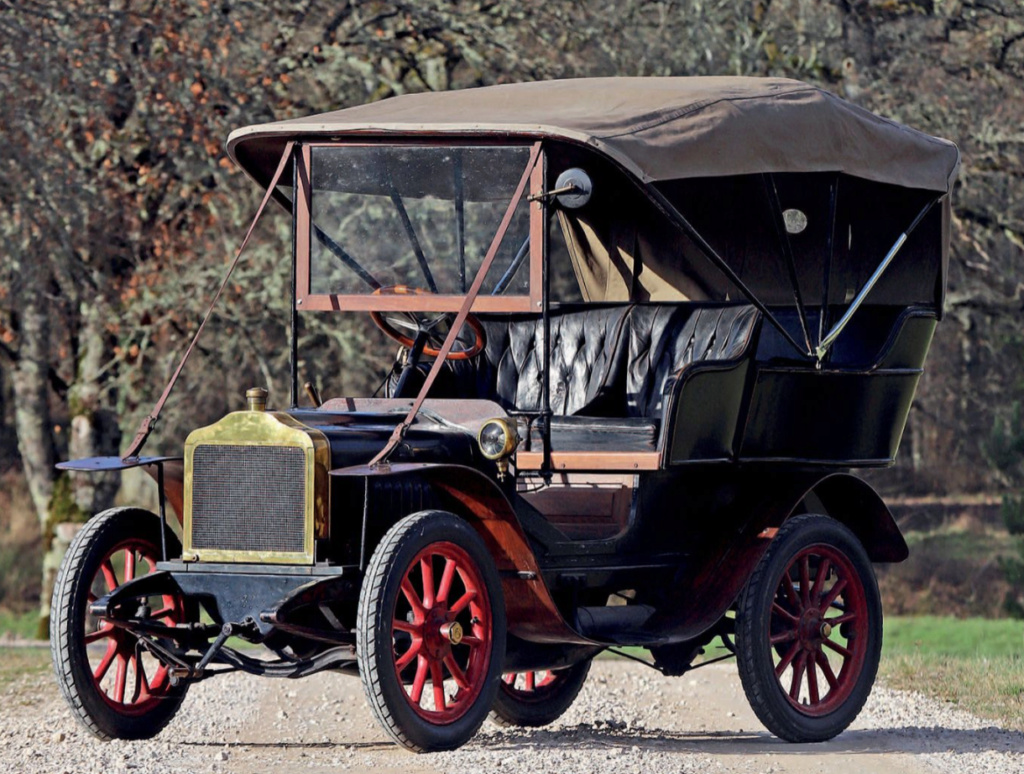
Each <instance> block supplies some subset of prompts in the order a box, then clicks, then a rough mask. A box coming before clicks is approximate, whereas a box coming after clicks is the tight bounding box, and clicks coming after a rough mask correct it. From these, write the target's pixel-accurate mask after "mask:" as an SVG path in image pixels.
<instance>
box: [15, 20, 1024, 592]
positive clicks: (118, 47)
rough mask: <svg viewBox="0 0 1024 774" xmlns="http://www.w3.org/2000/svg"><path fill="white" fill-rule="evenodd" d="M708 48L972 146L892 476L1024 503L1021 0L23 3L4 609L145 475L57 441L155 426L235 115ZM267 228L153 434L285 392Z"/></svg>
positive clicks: (677, 59)
mask: <svg viewBox="0 0 1024 774" xmlns="http://www.w3.org/2000/svg"><path fill="white" fill-rule="evenodd" d="M704 74H748V75H777V76H789V77H795V78H800V79H803V80H807V81H810V82H813V83H817V84H820V85H822V86H824V87H825V88H827V89H830V90H832V91H833V92H835V93H838V94H840V95H841V96H843V97H845V98H846V99H849V100H851V101H853V102H855V103H857V104H860V105H863V106H865V107H867V108H869V109H871V110H873V111H876V112H878V113H881V114H882V115H885V116H889V117H891V118H894V119H896V120H898V121H902V122H905V123H907V124H910V125H911V126H914V127H916V128H918V129H922V130H924V131H926V132H930V133H932V134H936V135H939V136H942V137H946V138H950V139H952V140H954V141H956V142H957V143H958V144H959V145H960V148H961V150H962V152H963V168H962V170H961V173H960V179H959V182H958V184H957V188H956V190H955V192H954V195H953V212H954V219H953V240H952V254H951V262H950V276H949V297H948V302H947V310H946V311H947V318H946V320H945V322H943V324H942V325H940V326H939V329H938V333H937V335H936V339H935V342H934V345H933V348H932V354H931V357H930V360H929V366H928V370H927V372H926V374H925V376H924V378H923V380H922V383H921V386H920V390H919V392H918V395H917V399H916V400H915V402H914V406H913V411H912V413H911V418H910V423H909V426H908V429H907V432H906V434H905V436H904V439H903V446H902V449H901V452H900V459H899V463H898V465H897V467H896V468H895V469H894V470H891V471H886V472H883V473H882V474H880V475H878V476H875V478H874V483H875V484H876V485H878V486H881V487H882V489H883V491H884V492H885V494H887V495H888V496H890V497H904V498H905V497H909V496H914V495H927V496H929V497H932V498H934V497H939V496H955V497H957V498H960V499H961V500H965V501H969V500H971V498H974V499H979V498H980V499H981V500H985V501H988V500H990V499H992V498H998V497H1002V496H1006V497H1007V508H1008V511H1007V512H1008V513H1009V512H1010V510H1009V509H1012V508H1013V507H1014V502H1015V501H1014V499H1013V498H1014V496H1015V493H1018V492H1019V491H1020V489H1021V488H1024V417H1022V412H1021V403H1022V402H1024V326H1022V321H1024V2H1022V0H914V1H910V0H674V1H664V2H629V1H626V2H613V1H612V0H587V1H582V0H577V1H575V2H572V1H570V0H525V1H520V2H514V1H512V0H492V1H490V2H486V1H481V0H476V1H474V2H469V1H467V0H423V1H422V2H352V1H351V0H349V1H348V2H339V1H338V0H331V1H330V2H327V1H324V0H305V1H304V2H295V3H281V2H271V1H270V0H222V1H221V2H212V1H211V0H162V1H161V2H156V0H151V1H150V2H139V1H138V0H109V2H99V1H97V0H93V1H92V2H88V1H85V0H62V1H61V2H41V1H39V0H0V94H2V96H3V98H2V99H0V578H3V581H2V582H0V608H4V607H6V608H9V609H17V608H19V607H24V606H26V605H32V604H35V603H36V602H37V601H38V596H39V588H40V582H39V578H40V576H39V567H40V563H41V562H43V561H44V558H43V557H44V554H47V556H46V559H45V569H44V574H50V575H52V572H53V570H54V567H55V562H56V561H57V559H58V557H59V555H60V550H61V541H60V540H59V539H55V538H54V526H55V525H56V524H57V523H59V522H64V521H76V520H82V519H84V518H86V517H87V515H88V514H91V513H93V512H95V511H97V510H99V509H101V508H105V507H107V506H109V505H110V504H111V503H112V502H113V501H114V499H115V498H116V497H117V494H118V487H119V486H120V478H119V477H114V478H112V479H110V480H104V479H97V478H93V477H89V478H80V479H79V478H75V479H72V478H69V477H66V476H57V475H56V471H55V470H54V468H53V464H54V462H55V461H57V460H58V459H66V458H67V457H68V456H72V457H81V456H91V455H94V454H111V453H117V452H118V451H119V450H120V449H121V448H122V447H123V446H124V445H125V444H126V443H127V442H128V440H129V439H130V437H131V435H132V434H133V432H134V429H135V427H136V426H137V424H138V422H139V420H140V419H141V417H142V416H143V415H144V414H145V413H146V412H147V411H148V410H149V409H150V407H151V405H152V403H153V401H154V400H155V399H156V397H157V396H158V394H159V392H160V390H161V389H162V387H163V384H164V382H165V381H166V379H167V377H168V376H169V375H170V372H171V370H172V369H173V368H174V366H175V365H176V362H177V359H178V357H179V355H180V351H181V349H182V348H183V347H184V345H185V344H186V343H187V340H188V336H189V333H190V332H191V331H192V330H193V328H194V326H195V324H196V323H197V321H198V319H199V317H200V315H201V314H202V311H203V309H204V307H205V304H206V301H207V299H208V298H209V297H210V295H211V294H212V292H213V289H214V288H215V286H216V283H217V282H218V280H219V277H220V276H221V274H222V272H223V271H224V269H225V268H226V263H227V261H228V260H229V259H230V257H231V255H232V254H233V250H234V247H235V246H236V245H237V243H238V241H239V240H240V238H241V235H242V230H243V229H244V227H245V225H246V224H247V223H248V220H249V219H250V218H251V215H252V213H253V211H254V209H255V206H256V204H257V202H258V197H259V194H260V192H259V191H258V190H257V189H256V187H255V186H253V185H252V184H251V183H250V182H249V181H248V180H247V179H245V177H244V176H243V175H242V174H241V173H240V172H239V171H238V170H237V169H234V168H233V167H232V165H231V164H230V163H229V161H228V159H227V157H226V156H225V153H224V147H223V142H224V139H225V138H226V136H227V134H228V132H230V131H231V130H232V129H234V128H236V127H239V126H243V125H246V124H251V123H258V122H263V121H269V120H273V119H281V118H289V117H294V116H301V115H305V114H310V113H316V112H321V111H325V110H332V109H336V108H340V107H345V106H348V105H354V104H359V103H362V102H366V101H369V100H376V99H381V98H384V97H387V96H390V95H393V94H401V93H406V92H413V91H424V90H440V89H454V88H467V87H472V86H479V85H484V84H492V83H501V82H507V81H521V80H536V79H545V78H564V77H578V76H597V75H647V76H657V75H704ZM261 228H262V233H260V234H258V235H257V238H256V239H255V240H254V245H255V246H254V247H253V248H250V251H249V253H248V254H247V255H248V257H247V259H246V260H245V261H244V262H243V263H242V265H241V266H240V268H239V270H238V271H237V272H236V274H235V276H234V279H233V282H232V285H231V286H230V288H229V290H228V293H227V297H226V298H225V299H224V301H223V302H222V303H221V304H220V306H219V308H218V310H217V312H216V313H215V315H214V318H213V319H212V321H211V324H210V326H209V327H208V329H207V332H206V334H205V335H204V339H203V342H202V343H201V345H200V349H199V350H198V351H197V352H196V353H195V355H194V356H193V359H192V361H191V362H190V364H189V366H188V368H187V370H186V371H185V373H184V374H183V377H182V379H181V380H180V382H179V385H178V387H177V388H176V391H175V394H174V395H173V397H172V398H171V400H170V401H169V403H168V405H167V407H166V409H165V411H164V413H163V418H162V420H161V424H160V426H159V427H158V429H157V431H156V433H155V434H154V437H153V438H152V439H151V441H150V443H149V445H148V446H147V451H148V452H157V451H165V452H169V453H177V452H178V450H179V449H180V446H181V443H182V441H183V439H184V437H185V435H186V434H187V432H188V431H189V430H190V429H192V428H194V427H196V426H198V425H201V424H205V423H207V422H209V421H212V420H214V419H216V418H217V417H218V416H220V415H221V414H223V413H224V412H226V411H229V410H233V409H236V408H238V407H239V406H240V405H241V403H242V396H243V393H244V390H245V388H246V387H249V386H252V385H254V384H266V385H268V386H269V388H270V390H271V395H272V398H271V402H272V403H273V400H274V398H273V396H278V397H279V399H280V396H284V395H286V383H287V381H286V380H287V349H286V346H285V341H286V339H285V332H286V323H287V309H288V302H287V295H288V285H287V274H288V271H287V269H286V268H285V267H286V265H287V261H288V257H289V240H288V222H287V218H286V217H285V216H283V215H276V216H274V217H271V218H265V219H264V221H263V224H262V226H261ZM392 348H393V347H392V345H390V344H388V343H386V342H385V341H384V340H383V339H382V338H381V337H380V336H379V335H378V334H377V333H376V331H375V330H374V329H372V326H370V325H368V323H367V321H366V319H365V318H363V317H361V316H357V315H332V316H329V317H327V316H306V317H305V318H304V322H303V329H302V343H301V351H302V352H305V353H308V355H309V356H308V357H307V358H306V359H305V360H304V361H303V362H302V363H301V364H300V365H301V368H302V374H303V377H304V378H310V379H312V380H314V381H315V382H316V383H318V385H319V386H320V389H321V390H322V391H323V392H325V393H329V394H333V395H341V394H360V393H363V394H366V393H367V392H369V391H372V390H373V389H374V388H375V387H376V385H377V383H378V382H379V380H380V379H381V377H382V370H381V369H382V367H383V363H384V361H385V360H386V359H387V357H388V356H390V355H391V354H392V352H391V350H392ZM379 356H384V357H379ZM129 484H131V481H129ZM122 496H124V495H122ZM1016 502H1018V503H1019V501H1016ZM1017 507H1021V506H1019V504H1018V506H1017ZM1021 510H1022V512H1024V507H1021ZM1022 523H1024V522H1022ZM1022 577H1024V576H1022ZM44 607H45V605H44ZM44 612H45V610H44Z"/></svg>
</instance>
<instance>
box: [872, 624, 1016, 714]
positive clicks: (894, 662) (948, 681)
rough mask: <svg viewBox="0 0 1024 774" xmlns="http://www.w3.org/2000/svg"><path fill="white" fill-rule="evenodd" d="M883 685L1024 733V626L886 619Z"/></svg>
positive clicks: (881, 667) (880, 675)
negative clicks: (935, 700) (920, 694)
mask: <svg viewBox="0 0 1024 774" xmlns="http://www.w3.org/2000/svg"><path fill="white" fill-rule="evenodd" d="M879 679H880V680H881V681H882V683H883V684H884V685H887V686H889V687H890V688H898V689H902V690H909V691H920V692H921V693H924V694H926V695H928V696H932V697H934V698H937V699H939V700H941V701H945V702H949V703H951V704H955V705H957V706H959V707H962V708H963V709H965V710H967V711H969V712H972V713H974V714H975V715H978V716H980V717H984V718H991V719H993V720H996V721H999V723H1001V724H1002V725H1004V726H1006V727H1009V728H1015V729H1017V730H1019V731H1024V621H1012V620H1006V619H1002V620H987V619H984V618H967V619H956V618H952V617H946V616H919V617H901V616H894V617H891V618H887V619H886V621H885V639H884V644H883V647H882V663H881V665H880V666H879Z"/></svg>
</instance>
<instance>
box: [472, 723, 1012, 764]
mask: <svg viewBox="0 0 1024 774" xmlns="http://www.w3.org/2000/svg"><path fill="white" fill-rule="evenodd" d="M477 745H483V746H486V747H487V748H488V749H489V750H494V749H498V748H505V749H507V750H509V751H510V752H513V751H521V750H524V749H531V748H546V749H552V748H567V749H570V748H571V749H580V748H587V747H590V748H593V749H614V748H622V749H623V751H629V750H630V749H631V748H632V747H634V746H638V747H641V748H642V749H644V750H647V751H651V752H655V751H656V752H668V753H673V752H677V753H704V754H716V753H717V754H737V755H752V754H758V753H769V752H770V753H776V754H784V755H816V756H826V757H827V756H828V755H830V754H836V755H850V754H867V753H892V752H896V753H911V754H919V753H944V752H954V753H956V752H959V753H980V752H989V751H991V752H1000V753H1024V734H1021V733H1018V732H1016V731H1007V730H1005V729H1002V728H998V727H995V726H992V727H989V728H982V729H974V730H966V729H953V728H942V727H934V726H932V727H924V726H903V727H899V728H887V729H866V730H853V731H847V732H845V733H843V734H841V735H840V736H838V737H837V738H835V739H833V740H831V741H828V742H821V743H819V744H792V743H790V742H785V741H783V740H781V739H778V738H776V737H774V736H772V735H771V734H769V733H768V732H767V731H760V732H749V733H748V732H736V731H711V732H704V731H691V732H679V731H665V730H660V729H637V730H633V731H615V730H603V729H601V730H598V729H591V728H589V727H584V726H578V727H576V728H567V729H559V730H541V731H533V732H529V731H524V732H517V731H512V732H507V731H506V732H498V733H492V734H486V733H485V734H481V735H479V736H477V737H476V738H475V739H474V740H473V741H472V742H470V745H469V746H477Z"/></svg>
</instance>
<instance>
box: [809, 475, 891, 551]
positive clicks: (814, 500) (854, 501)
mask: <svg viewBox="0 0 1024 774" xmlns="http://www.w3.org/2000/svg"><path fill="white" fill-rule="evenodd" d="M819 503H820V505H821V509H820V510H819V509H818V508H817V507H815V506H817V505H818V504H819ZM803 505H804V507H805V509H806V510H807V512H808V513H819V512H820V513H826V514H828V515H829V516H831V517H832V518H833V519H836V520H837V521H841V522H842V523H843V524H845V525H846V526H847V527H849V528H850V530H851V531H852V532H853V534H855V535H856V536H857V538H858V539H859V540H860V542H861V543H862V544H863V545H864V548H865V550H866V551H867V552H868V558H869V559H870V560H871V561H872V562H902V561H903V560H904V559H906V558H907V557H908V556H909V555H910V549H909V548H907V541H906V540H904V539H903V535H902V534H901V533H900V528H899V527H898V526H896V520H895V519H894V518H893V516H892V512H891V511H890V510H889V508H888V506H887V505H886V504H885V503H884V502H883V501H882V498H881V497H879V496H878V493H877V492H875V490H874V489H872V488H871V487H870V486H869V485H868V484H867V483H865V482H864V481H862V480H861V479H859V478H857V477H856V476H851V475H850V474H848V473H836V474H834V475H831V476H828V477H827V478H824V479H822V480H821V481H819V482H818V483H817V484H816V485H815V486H814V488H813V489H812V490H811V491H810V492H808V493H807V494H806V495H805V496H804V499H803Z"/></svg>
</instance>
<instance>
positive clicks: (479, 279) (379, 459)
mask: <svg viewBox="0 0 1024 774" xmlns="http://www.w3.org/2000/svg"><path fill="white" fill-rule="evenodd" d="M539 156H540V143H534V145H533V147H532V148H531V149H530V160H529V161H528V162H527V163H526V169H525V170H524V171H523V176H522V177H521V178H520V179H519V185H518V186H516V191H515V193H514V194H512V200H511V201H510V202H509V203H508V208H507V209H506V210H505V215H504V217H503V218H502V219H501V223H500V224H499V225H498V230H497V231H496V232H494V239H492V240H491V246H490V247H489V248H487V254H486V255H485V256H484V260H483V263H481V264H480V269H479V270H478V271H477V273H476V278H475V279H474V280H473V284H472V285H470V287H469V291H468V292H467V293H466V300H465V301H463V302H462V308H460V309H459V313H458V314H457V315H455V322H453V323H452V327H451V330H449V331H448V336H447V337H446V338H445V340H444V344H443V345H442V346H441V351H440V352H438V354H437V357H436V358H434V364H433V365H432V366H431V367H430V372H429V373H428V374H427V378H426V380H424V382H423V386H422V387H421V388H420V393H419V395H417V396H416V400H414V401H413V404H412V407H411V408H410V409H409V413H408V414H406V415H405V419H403V420H402V421H401V423H399V425H398V427H396V428H395V431H394V432H393V433H392V434H391V437H390V438H389V439H388V442H387V444H385V446H384V448H383V449H381V450H380V452H379V453H378V454H377V456H376V457H374V458H373V459H372V460H370V466H371V467H376V466H377V465H380V464H381V463H383V462H384V461H385V460H387V458H388V456H389V455H390V454H391V453H392V452H393V451H394V450H395V449H396V448H397V447H398V444H399V443H400V442H401V440H402V438H404V437H405V433H406V431H407V430H408V429H409V426H410V425H411V424H412V423H413V421H414V420H415V419H416V415H417V414H418V413H419V410H420V408H421V407H422V406H423V401H425V400H426V398H427V393H428V392H430V387H431V386H432V385H433V384H434V379H436V378H437V375H438V374H439V373H440V372H441V366H443V365H444V361H445V358H447V357H448V353H449V352H451V349H452V346H454V344H455V339H456V337H457V336H458V335H459V331H460V330H462V325H463V323H465V322H466V318H467V317H468V316H469V310H470V309H472V308H473V302H474V301H476V297H477V295H479V293H480V288H481V287H482V286H483V284H484V279H485V278H486V277H487V272H488V271H489V270H490V268H491V264H492V263H494V257H495V256H496V255H497V254H498V248H499V247H500V246H501V243H502V240H503V239H504V238H505V232H506V231H508V227H509V224H510V223H511V222H512V216H513V215H514V214H515V212H516V207H518V206H519V201H520V200H521V199H522V198H523V191H525V190H526V184H527V183H528V182H529V181H530V175H531V174H532V173H533V168H534V166H535V165H536V164H537V159H538V158H539Z"/></svg>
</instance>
